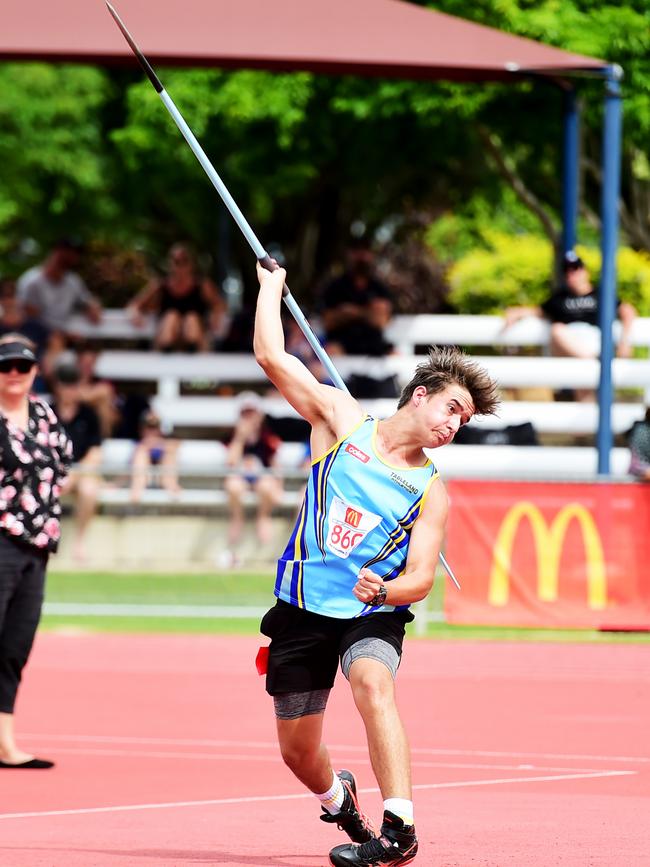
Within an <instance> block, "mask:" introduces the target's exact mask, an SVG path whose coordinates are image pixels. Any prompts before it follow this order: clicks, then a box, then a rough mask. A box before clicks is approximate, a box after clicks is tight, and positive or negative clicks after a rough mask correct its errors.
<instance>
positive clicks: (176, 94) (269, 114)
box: [0, 0, 650, 289]
mask: <svg viewBox="0 0 650 867" xmlns="http://www.w3.org/2000/svg"><path fill="white" fill-rule="evenodd" d="M421 5H426V4H421ZM432 5H434V4H432ZM435 8H436V9H438V10H440V11H443V12H447V13H450V14H452V15H459V16H462V17H468V18H471V19H473V20H474V21H476V22H479V23H483V24H487V25H490V26H493V27H497V28H500V29H502V30H506V31H509V32H512V33H516V34H520V35H523V36H527V37H530V38H533V39H539V40H542V41H545V42H548V43H551V44H554V45H557V46H559V47H561V48H565V49H568V50H570V51H575V52H579V53H584V54H588V55H591V56H597V57H605V58H607V59H608V60H610V61H612V62H617V63H620V64H621V65H622V66H623V67H624V69H625V80H624V84H623V92H624V95H625V149H624V170H623V199H622V207H621V219H622V226H623V229H624V233H625V238H626V239H627V240H628V241H629V243H630V244H631V245H632V246H634V247H636V248H642V249H650V217H649V214H650V162H649V160H648V158H647V156H646V154H647V142H648V140H649V135H648V134H649V132H650V99H649V98H648V97H649V96H650V67H649V65H648V63H647V57H648V54H649V49H650V27H649V26H648V25H649V24H650V7H648V3H647V0H625V2H624V3H620V2H614V0H609V2H600V0H535V2H532V0H477V2H475V3H473V4H467V3H466V2H465V0H437V2H436V3H435ZM158 71H159V73H160V76H161V78H162V80H163V82H164V83H165V86H166V88H167V90H168V92H169V93H170V95H171V96H172V98H173V99H174V101H175V102H176V103H177V104H178V106H179V108H180V109H181V111H182V112H183V114H184V116H185V117H186V119H187V121H188V123H189V124H190V126H191V127H192V129H193V130H194V131H195V133H196V135H197V137H198V138H199V140H200V141H201V143H202V144H203V146H204V148H205V150H206V152H207V153H208V154H209V156H210V158H211V160H212V161H213V163H214V165H215V167H216V168H217V170H218V171H219V172H220V174H221V175H222V177H223V179H224V181H225V182H226V184H227V186H228V188H229V189H230V190H231V192H232V193H233V195H234V196H235V199H236V200H237V202H238V204H239V205H240V207H241V208H242V210H243V211H244V213H245V214H246V216H247V217H248V218H249V220H250V221H251V223H252V224H253V226H254V228H255V230H256V231H257V233H258V234H259V236H260V238H261V240H262V242H263V243H268V242H269V241H276V242H279V243H280V244H281V245H282V246H283V247H284V249H285V253H286V254H287V257H288V261H289V265H290V267H293V269H294V271H295V273H296V280H297V281H298V282H296V280H294V282H293V284H292V288H296V286H297V288H298V289H301V288H302V287H303V286H304V287H305V288H307V287H309V286H313V283H314V281H315V280H316V278H317V276H318V275H319V274H320V273H321V272H322V269H323V268H324V267H325V266H326V265H327V264H329V262H331V260H332V257H333V256H334V255H335V253H336V252H338V250H339V249H340V246H341V242H342V240H343V239H344V237H345V236H346V233H347V231H348V229H349V226H350V223H351V222H352V221H353V220H354V219H361V220H363V221H364V222H365V223H366V224H367V225H368V226H369V227H370V229H371V230H372V229H374V228H376V227H378V226H380V225H381V224H384V225H385V224H386V222H387V221H388V220H390V221H391V224H392V225H395V226H404V227H412V226H416V227H420V229H423V227H425V226H428V225H430V224H431V223H432V222H434V221H435V220H436V219H437V218H440V217H441V216H444V220H443V221H442V223H441V224H440V225H438V227H437V228H435V227H434V228H433V229H431V231H430V232H429V233H428V240H429V242H430V244H431V247H432V249H433V250H434V252H435V254H436V255H437V256H438V257H439V258H441V259H442V260H447V259H451V258H454V257H455V256H457V255H460V254H461V253H462V252H463V251H464V250H467V249H469V248H470V247H472V246H474V245H479V246H483V247H485V249H487V250H489V249H490V243H489V241H488V240H486V238H487V236H486V230H487V229H494V228H498V229H499V230H502V231H505V232H508V233H511V234H517V233H522V232H523V233H526V234H531V233H535V232H538V233H540V234H541V233H544V234H546V236H547V237H551V238H552V237H553V236H554V234H555V235H556V234H557V231H558V229H559V208H560V198H561V180H560V175H561V171H560V169H561V166H560V161H561V104H562V99H561V89H560V88H559V87H558V86H556V85H555V84H551V83H548V82H546V83H544V82H533V81H530V80H523V81H520V82H517V83H513V84H512V85H502V84H487V85H486V84H482V85H476V84H463V85H461V84H453V83H448V82H412V81H401V80H377V79H358V78H351V77H341V78H337V77H328V76H315V75H311V74H307V73H296V74H292V75H289V74H285V75H273V74H270V73H265V72H259V71H250V70H242V71H236V72H224V71H220V70H213V69H198V70H187V69H184V70H172V69H160V70H158ZM0 87H1V88H2V90H1V91H0V92H2V94H3V99H2V101H1V102H0V158H1V159H2V166H3V171H2V173H1V174H0V230H1V231H0V238H1V239H2V240H0V253H1V252H2V249H3V248H4V249H5V250H8V249H11V248H12V247H15V246H16V245H17V243H18V242H19V241H20V240H21V239H22V238H24V237H27V236H32V237H35V238H37V239H38V240H39V241H41V242H42V243H43V244H45V243H47V241H48V240H49V239H51V238H52V237H53V236H56V235H59V234H62V233H67V232H81V233H83V234H85V235H86V236H89V235H90V236H94V237H98V238H100V239H103V240H106V239H111V240H112V241H113V242H115V243H117V244H120V243H122V244H126V243H129V244H132V245H137V246H140V247H144V248H146V249H148V250H149V252H151V253H153V254H156V255H157V254H160V253H162V251H163V250H164V248H165V247H166V245H167V244H169V243H170V242H171V241H173V240H175V239H177V238H179V237H184V238H189V239H191V240H193V241H194V242H195V243H196V244H197V246H198V247H199V248H201V249H205V250H207V249H209V250H213V251H214V250H215V248H216V244H217V237H218V235H219V232H220V229H219V225H220V222H223V221H224V217H223V213H224V209H223V206H222V205H221V203H220V202H219V199H218V197H217V194H216V192H215V191H214V190H213V189H212V187H211V185H210V184H209V182H208V180H207V179H206V178H205V176H204V175H203V172H202V170H201V169H200V167H199V166H198V164H197V163H196V161H195V159H194V157H193V155H192V154H191V152H190V151H189V149H188V148H187V146H186V144H185V143H184V141H183V140H182V138H181V136H180V133H179V132H178V130H177V129H176V128H175V126H174V124H173V122H172V120H171V118H170V117H169V115H168V114H167V112H166V111H165V110H164V108H163V106H162V105H161V104H160V100H159V98H158V97H157V95H156V94H155V92H154V91H153V89H152V88H151V86H150V84H149V83H148V82H147V81H146V80H144V79H143V77H142V75H141V73H140V72H139V71H137V70H130V71H128V72H124V71H116V70H105V71H104V70H99V69H93V68H89V67H82V66H80V67H71V66H44V65H40V64H5V65H0ZM578 88H579V93H580V98H581V100H582V102H583V104H584V135H583V141H584V147H583V167H582V168H583V184H582V189H583V226H585V227H587V229H588V230H589V232H590V233H591V235H589V234H587V235H583V237H584V238H585V239H586V240H589V241H590V240H591V237H592V236H593V233H594V232H597V231H598V210H599V198H600V177H599V164H600V152H599V151H600V142H601V126H602V117H601V110H602V94H603V86H602V82H601V81H597V80H589V79H580V80H579V82H578ZM504 177H507V178H508V183H504ZM513 180H516V182H517V183H516V184H515V183H513ZM515 187H517V189H518V190H519V193H518V195H519V199H517V198H516V196H515V195H514V193H513V191H512V190H513V189H514V188H515ZM522 191H524V195H523V196H522V195H521V193H522ZM225 223H226V224H228V225H230V219H229V218H225ZM231 237H232V239H233V247H234V255H235V256H236V257H239V258H240V259H241V261H244V259H246V261H248V262H249V260H250V256H249V254H248V251H247V250H246V248H245V244H244V243H243V241H242V240H241V239H240V238H239V235H238V233H237V231H236V230H235V229H234V228H232V229H231ZM1 266H2V263H0V269H1ZM249 270H250V268H249ZM298 275H299V276H298ZM300 280H302V284H301V283H300Z"/></svg>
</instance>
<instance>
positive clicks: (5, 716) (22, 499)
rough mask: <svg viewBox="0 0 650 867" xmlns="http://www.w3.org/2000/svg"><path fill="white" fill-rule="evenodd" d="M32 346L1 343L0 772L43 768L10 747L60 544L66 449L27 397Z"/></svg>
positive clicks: (37, 403) (47, 416) (46, 410)
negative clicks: (16, 707) (54, 554)
mask: <svg viewBox="0 0 650 867" xmlns="http://www.w3.org/2000/svg"><path fill="white" fill-rule="evenodd" d="M36 373H37V366H36V356H35V354H34V345H33V344H32V343H31V341H29V340H27V339H26V338H25V337H23V336H22V335H19V334H7V335H5V336H4V337H2V338H0V768H50V767H52V764H53V763H52V762H50V761H47V760H44V759H37V758H34V756H31V755H29V754H28V753H25V752H23V751H22V750H20V749H18V747H17V746H16V741H15V738H14V717H13V714H14V705H15V701H16V693H17V691H18V686H19V684H20V680H21V675H22V670H23V668H24V666H25V663H26V662H27V659H28V657H29V654H30V651H31V649H32V643H33V641H34V635H35V634H36V627H37V626H38V622H39V619H40V616H41V607H42V604H43V593H44V587H45V570H46V567H47V560H48V556H49V554H50V553H51V552H52V551H55V550H56V548H57V545H58V540H59V536H60V524H59V517H60V515H61V506H60V505H59V493H60V490H61V484H62V482H63V480H64V479H65V476H66V474H67V469H68V466H69V465H70V461H71V453H72V451H71V445H70V442H69V440H68V438H67V436H66V435H65V433H64V431H63V429H62V427H61V426H60V425H59V422H58V421H57V419H56V416H55V415H54V413H53V412H52V410H51V409H50V407H49V406H48V405H47V404H46V403H45V402H44V401H43V400H41V399H39V398H35V397H32V396H31V395H30V392H31V388H32V384H33V382H34V378H35V376H36Z"/></svg>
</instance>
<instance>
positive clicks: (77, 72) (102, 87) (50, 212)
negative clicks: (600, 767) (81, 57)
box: [0, 64, 116, 251]
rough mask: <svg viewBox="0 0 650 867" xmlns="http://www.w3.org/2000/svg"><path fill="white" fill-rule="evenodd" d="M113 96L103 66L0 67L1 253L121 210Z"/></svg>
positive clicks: (79, 228)
mask: <svg viewBox="0 0 650 867" xmlns="http://www.w3.org/2000/svg"><path fill="white" fill-rule="evenodd" d="M109 91H110V86H109V81H108V79H107V76H106V74H105V73H104V72H102V71H101V70H98V69H92V68H87V67H71V66H49V65H45V64H4V65H0V93H2V99H1V100H0V130H1V133H0V165H2V171H1V172H0V239H2V240H0V251H1V250H2V249H3V248H5V249H6V248H7V247H8V246H9V245H10V244H11V243H12V242H14V241H15V240H17V239H18V238H20V237H24V236H25V235H27V236H35V237H39V238H41V239H43V240H46V241H47V240H51V239H52V237H54V236H56V235H57V234H59V232H60V231H61V229H60V228H59V226H61V225H65V229H66V231H78V230H81V229H82V228H83V227H85V226H86V225H87V224H88V223H91V224H92V222H93V221H95V220H97V219H98V217H99V218H100V219H105V218H106V217H108V216H111V215H113V214H114V213H116V204H115V203H114V202H113V201H112V200H111V196H110V188H109V185H108V178H107V173H106V169H107V160H106V155H105V149H104V146H103V142H102V123H101V112H102V108H103V106H104V104H105V102H106V100H107V98H108V96H109Z"/></svg>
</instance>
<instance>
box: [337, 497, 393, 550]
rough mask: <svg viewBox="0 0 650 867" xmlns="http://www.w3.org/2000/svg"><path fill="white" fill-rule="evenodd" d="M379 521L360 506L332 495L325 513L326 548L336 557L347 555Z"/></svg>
mask: <svg viewBox="0 0 650 867" xmlns="http://www.w3.org/2000/svg"><path fill="white" fill-rule="evenodd" d="M380 521H381V515H375V514H374V513H373V512H369V511H368V510H367V509H362V508H361V507H360V506H350V505H348V503H346V502H345V501H344V500H342V499H341V498H340V497H334V498H333V500H332V504H331V505H330V509H329V512H328V515H327V528H328V529H327V540H326V543H325V544H326V545H327V548H328V549H329V550H330V551H331V552H332V554H336V556H337V557H349V556H350V552H351V551H354V549H355V548H356V547H357V545H360V544H361V542H362V541H363V540H364V539H365V537H366V536H367V535H368V533H369V532H370V531H371V530H374V529H375V527H376V526H377V524H378V523H379V522H380Z"/></svg>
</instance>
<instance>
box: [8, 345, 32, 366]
mask: <svg viewBox="0 0 650 867" xmlns="http://www.w3.org/2000/svg"><path fill="white" fill-rule="evenodd" d="M10 358H25V359H27V361H33V362H34V364H36V356H35V355H34V353H33V352H32V350H31V349H30V348H29V346H26V345H25V344H24V343H22V342H21V341H20V340H12V341H7V343H0V361H3V360H6V359H10Z"/></svg>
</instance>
